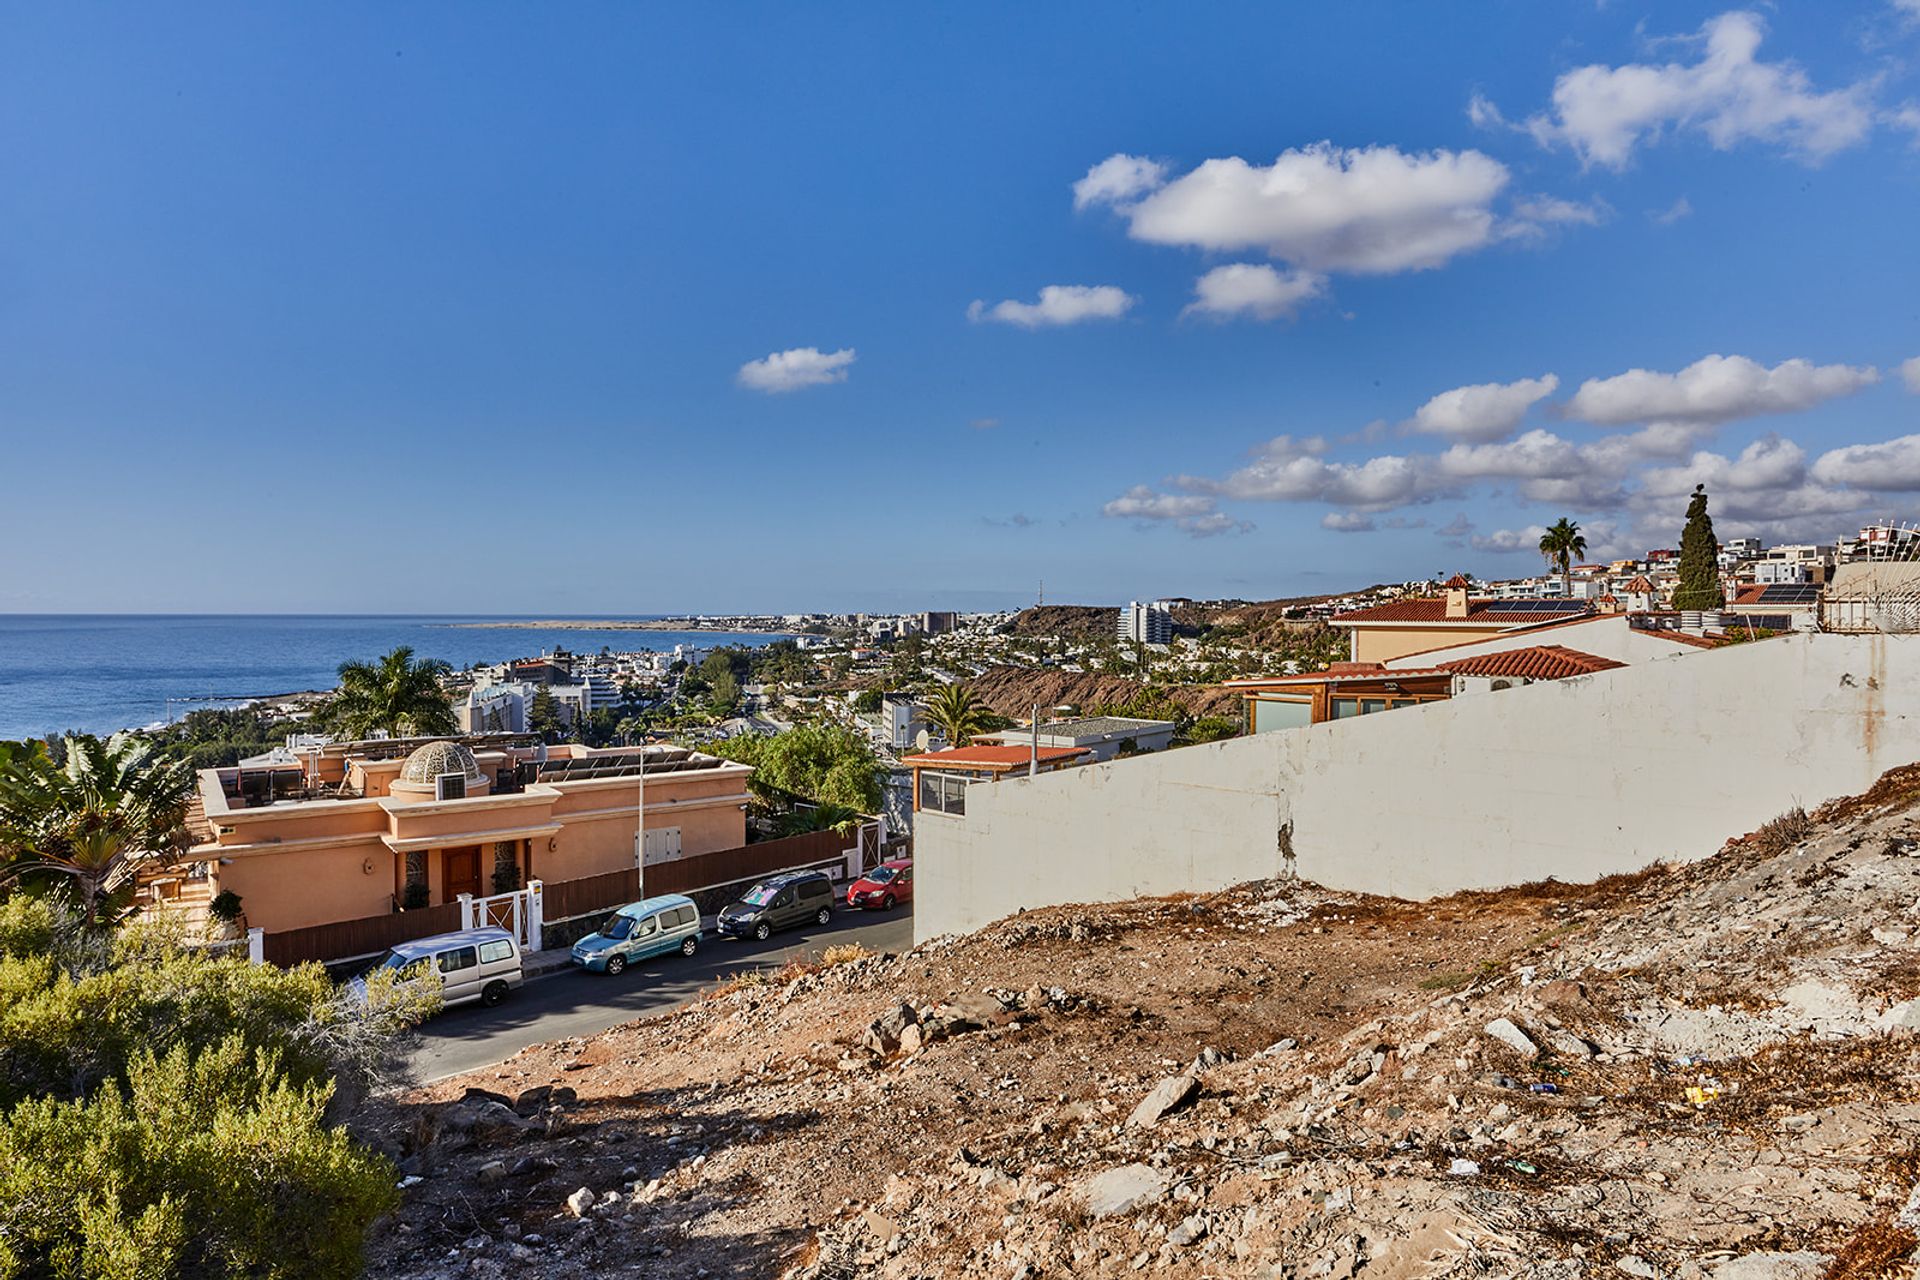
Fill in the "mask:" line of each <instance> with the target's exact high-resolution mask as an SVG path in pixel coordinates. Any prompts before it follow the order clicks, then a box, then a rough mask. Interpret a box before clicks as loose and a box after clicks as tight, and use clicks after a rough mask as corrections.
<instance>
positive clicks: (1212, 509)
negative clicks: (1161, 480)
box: [1100, 484, 1253, 538]
mask: <svg viewBox="0 0 1920 1280" xmlns="http://www.w3.org/2000/svg"><path fill="white" fill-rule="evenodd" d="M1100 514H1101V515H1103V516H1110V517H1113V518H1114V519H1117V520H1162V521H1168V522H1170V523H1172V524H1173V526H1174V527H1175V528H1177V529H1179V530H1181V531H1182V532H1184V533H1188V534H1191V535H1192V536H1194V537H1196V538H1212V537H1217V536H1219V535H1220V534H1223V533H1251V532H1252V531H1253V526H1252V525H1251V524H1249V523H1247V522H1246V521H1245V520H1237V519H1235V518H1234V517H1232V516H1230V515H1227V514H1226V513H1225V512H1223V511H1221V510H1219V508H1218V506H1217V504H1216V503H1215V502H1214V500H1213V499H1212V498H1210V497H1206V496H1205V495H1203V494H1197V493H1159V492H1156V491H1155V490H1154V489H1152V488H1150V487H1149V486H1147V485H1144V484H1137V485H1135V486H1133V488H1131V489H1129V490H1127V491H1126V492H1125V493H1123V494H1121V495H1120V496H1119V497H1117V498H1115V499H1114V500H1113V501H1112V502H1109V503H1107V504H1106V505H1105V506H1103V507H1101V508H1100Z"/></svg>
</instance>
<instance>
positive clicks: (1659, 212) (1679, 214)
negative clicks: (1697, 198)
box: [1647, 196, 1693, 227]
mask: <svg viewBox="0 0 1920 1280" xmlns="http://www.w3.org/2000/svg"><path fill="white" fill-rule="evenodd" d="M1692 216H1693V201H1691V200H1689V199H1687V198H1686V197H1685V196H1681V197H1680V198H1679V199H1678V200H1675V201H1674V202H1673V203H1672V204H1670V205H1668V206H1667V207H1666V208H1664V209H1650V210H1648V212H1647V217H1648V218H1649V219H1650V220H1651V221H1653V222H1655V223H1657V224H1658V225H1660V226H1663V227H1670V226H1672V225H1673V224H1674V223H1676V222H1678V221H1680V219H1682V218H1690V217H1692Z"/></svg>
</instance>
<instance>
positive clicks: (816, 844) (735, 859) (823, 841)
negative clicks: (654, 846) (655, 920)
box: [549, 831, 847, 914]
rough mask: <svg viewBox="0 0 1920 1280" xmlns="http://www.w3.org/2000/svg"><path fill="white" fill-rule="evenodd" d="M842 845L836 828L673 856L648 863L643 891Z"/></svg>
mask: <svg viewBox="0 0 1920 1280" xmlns="http://www.w3.org/2000/svg"><path fill="white" fill-rule="evenodd" d="M846 848H847V837H846V836H843V835H841V834H840V833H839V832H838V831H809V832H808V833H807V834H806V835H803V836H787V837H786V838H785V839H782V840H763V841H761V842H760V843H759V844H750V845H744V846H742V847H741V848H738V849H722V850H720V851H719V852H718V853H696V854H694V855H693V856H692V857H690V858H674V859H672V860H671V861H668V862H656V863H654V864H653V865H652V866H650V867H648V868H647V892H648V893H649V894H655V893H692V892H693V891H694V890H696V889H707V888H711V887H713V886H714V885H720V884H732V883H733V882H734V881H737V880H754V879H757V878H759V877H760V876H765V875H771V874H773V873H774V872H776V871H786V870H789V869H791V868H794V867H806V866H811V865H812V864H814V863H816V862H826V861H829V860H830V859H835V858H838V857H840V856H841V854H842V853H844V852H845V851H846ZM549 914H551V913H549Z"/></svg>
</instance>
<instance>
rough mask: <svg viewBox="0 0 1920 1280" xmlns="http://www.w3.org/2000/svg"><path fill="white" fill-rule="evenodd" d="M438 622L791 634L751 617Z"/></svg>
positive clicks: (479, 627) (464, 626) (505, 627)
mask: <svg viewBox="0 0 1920 1280" xmlns="http://www.w3.org/2000/svg"><path fill="white" fill-rule="evenodd" d="M438 625H440V626H443V627H449V628H454V629H459V630H471V631H514V630H522V631H525V630H532V629H535V628H537V629H539V630H541V631H686V632H698V633H700V634H707V635H744V634H748V633H751V634H753V635H761V636H790V635H794V634H795V633H794V632H791V631H785V630H782V629H781V628H779V627H761V626H754V625H752V620H750V619H739V620H735V621H734V622H733V623H731V624H729V625H726V626H721V625H719V624H712V625H708V624H704V623H699V622H693V621H690V620H688V619H686V618H627V619H612V620H605V621H595V620H593V619H590V618H542V619H539V620H535V621H526V622H442V623H439V624H438Z"/></svg>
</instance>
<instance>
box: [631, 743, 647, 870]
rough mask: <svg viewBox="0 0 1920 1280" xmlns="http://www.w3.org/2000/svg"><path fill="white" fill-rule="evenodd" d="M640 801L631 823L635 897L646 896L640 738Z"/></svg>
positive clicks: (644, 787)
mask: <svg viewBox="0 0 1920 1280" xmlns="http://www.w3.org/2000/svg"><path fill="white" fill-rule="evenodd" d="M639 789H640V801H639V809H638V810H637V811H636V812H635V814H634V821H633V876H634V893H635V896H637V897H640V898H643V899H644V898H645V897H646V896H647V739H646V735H645V734H642V735H641V736H640V788H639Z"/></svg>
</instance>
